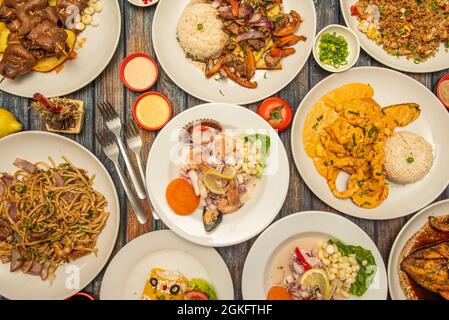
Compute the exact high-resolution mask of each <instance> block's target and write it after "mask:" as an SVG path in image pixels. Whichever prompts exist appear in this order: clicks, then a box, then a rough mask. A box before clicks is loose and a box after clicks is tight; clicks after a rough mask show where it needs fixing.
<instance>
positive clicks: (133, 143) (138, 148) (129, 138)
mask: <svg viewBox="0 0 449 320" xmlns="http://www.w3.org/2000/svg"><path fill="white" fill-rule="evenodd" d="M125 135H126V142H127V144H128V147H129V149H130V150H131V151H132V152H133V153H134V154H135V155H136V159H137V165H138V166H139V172H140V177H141V178H142V180H143V181H144V183H145V181H146V178H145V177H146V175H145V166H144V164H143V161H142V155H141V153H142V146H143V143H142V138H141V137H140V133H139V129H138V128H137V125H136V124H135V123H134V122H131V121H130V122H128V124H127V126H126V128H125ZM145 186H146V184H145ZM146 191H147V194H148V190H146ZM148 203H149V205H150V208H151V211H152V212H153V218H154V219H156V220H159V219H160V218H159V216H158V215H157V213H156V211H154V208H153V205H152V204H151V201H150V198H149V197H148Z"/></svg>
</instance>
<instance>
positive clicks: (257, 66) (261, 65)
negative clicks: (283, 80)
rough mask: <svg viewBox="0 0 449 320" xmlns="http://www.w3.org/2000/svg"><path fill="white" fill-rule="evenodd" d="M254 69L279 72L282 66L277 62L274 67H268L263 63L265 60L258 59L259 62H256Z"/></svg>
mask: <svg viewBox="0 0 449 320" xmlns="http://www.w3.org/2000/svg"><path fill="white" fill-rule="evenodd" d="M256 68H257V69H258V70H281V69H282V64H281V63H280V62H279V63H278V64H277V65H276V66H275V67H269V66H267V63H266V62H265V59H260V60H259V61H257V64H256Z"/></svg>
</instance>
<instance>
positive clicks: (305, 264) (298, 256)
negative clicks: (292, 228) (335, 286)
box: [295, 248, 312, 271]
mask: <svg viewBox="0 0 449 320" xmlns="http://www.w3.org/2000/svg"><path fill="white" fill-rule="evenodd" d="M295 254H296V259H298V262H299V263H300V264H301V265H302V267H303V268H304V270H305V271H307V270H310V269H312V266H311V265H310V264H309V263H308V262H307V260H306V258H304V256H303V255H302V253H301V250H299V249H298V248H295Z"/></svg>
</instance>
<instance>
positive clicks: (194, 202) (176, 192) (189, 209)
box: [166, 179, 200, 216]
mask: <svg viewBox="0 0 449 320" xmlns="http://www.w3.org/2000/svg"><path fill="white" fill-rule="evenodd" d="M166 197H167V201H168V204H169V205H170V207H171V208H172V209H173V211H174V212H176V213H177V214H179V215H183V216H184V215H189V214H191V213H193V212H194V211H195V210H196V208H198V206H199V204H200V197H198V196H197V195H196V194H195V190H194V189H193V187H192V185H191V184H190V183H189V182H188V181H186V180H184V179H175V180H173V181H172V182H170V184H169V185H168V187H167V191H166Z"/></svg>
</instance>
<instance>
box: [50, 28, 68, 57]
mask: <svg viewBox="0 0 449 320" xmlns="http://www.w3.org/2000/svg"><path fill="white" fill-rule="evenodd" d="M45 33H46V34H47V36H49V37H50V38H51V34H50V32H48V31H46V32H45ZM55 45H56V46H57V47H58V49H59V50H61V51H62V53H64V55H65V56H66V57H68V56H69V54H68V53H67V51H66V50H65V49H64V47H63V46H61V44H59V43H58V42H55Z"/></svg>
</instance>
